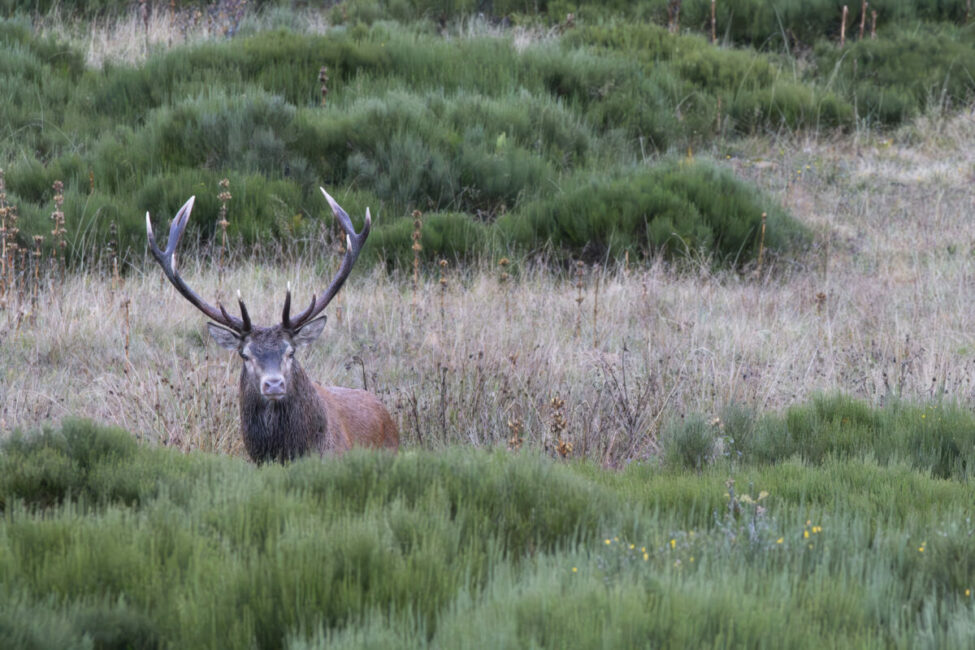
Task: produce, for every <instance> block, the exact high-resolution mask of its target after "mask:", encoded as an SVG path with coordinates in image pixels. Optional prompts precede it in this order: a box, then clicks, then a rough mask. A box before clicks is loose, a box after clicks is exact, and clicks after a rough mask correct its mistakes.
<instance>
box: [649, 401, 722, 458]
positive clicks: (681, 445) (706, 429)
mask: <svg viewBox="0 0 975 650" xmlns="http://www.w3.org/2000/svg"><path fill="white" fill-rule="evenodd" d="M716 441H717V430H716V428H715V426H714V424H713V423H712V422H709V421H708V420H707V418H705V417H704V416H703V415H700V414H692V415H689V416H687V417H685V418H681V419H675V420H672V421H671V422H669V423H668V424H667V425H666V426H665V427H664V429H663V431H661V433H660V446H661V449H662V450H663V461H664V463H665V464H666V465H668V466H670V467H682V468H686V469H693V470H696V471H701V470H702V469H704V468H705V467H706V466H707V465H708V464H709V463H711V461H712V460H714V458H713V454H714V448H715V443H716Z"/></svg>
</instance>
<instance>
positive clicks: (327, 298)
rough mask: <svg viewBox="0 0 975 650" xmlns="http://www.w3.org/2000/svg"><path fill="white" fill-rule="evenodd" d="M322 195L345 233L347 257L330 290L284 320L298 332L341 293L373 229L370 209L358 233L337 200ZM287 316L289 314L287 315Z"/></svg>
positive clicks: (367, 210) (333, 279) (323, 190)
mask: <svg viewBox="0 0 975 650" xmlns="http://www.w3.org/2000/svg"><path fill="white" fill-rule="evenodd" d="M319 189H320V190H321V191H322V194H324V195H325V200H326V201H328V204H329V205H330V206H331V208H332V213H333V214H334V215H335V218H336V219H337V220H338V222H339V225H340V226H342V230H343V231H344V232H345V241H346V252H345V257H344V258H343V259H342V265H341V266H340V267H339V270H338V271H337V272H336V273H335V277H333V278H332V282H331V283H330V284H329V285H328V288H327V289H325V291H323V292H322V293H320V294H319V295H318V296H317V297H314V298H312V301H311V304H310V305H308V308H307V309H305V310H304V311H303V312H301V313H300V314H298V316H297V317H296V318H295V319H294V320H292V321H289V320H288V319H287V318H285V319H284V321H285V322H284V325H285V327H286V328H288V329H292V330H296V329H298V328H300V327H301V326H302V325H304V324H305V323H307V322H308V321H310V320H311V319H313V318H315V317H316V316H318V314H320V313H322V311H324V309H325V308H326V307H328V303H330V302H331V301H332V298H334V297H335V295H336V294H337V293H338V292H339V289H341V288H342V285H343V284H345V281H346V279H347V278H348V277H349V273H351V271H352V266H353V265H354V264H355V261H356V260H357V259H358V258H359V253H361V252H362V246H363V244H365V243H366V237H368V236H369V229H370V228H371V227H372V215H370V214H369V208H366V220H365V223H364V224H363V226H362V232H359V233H357V232H356V231H355V228H354V227H353V226H352V219H350V218H349V214H348V213H347V212H346V211H345V210H343V209H342V206H340V205H339V204H338V203H337V202H336V201H335V199H333V198H332V197H331V196H330V195H329V193H328V192H326V191H325V188H324V187H320V188H319ZM288 293H289V297H288V298H287V301H288V307H290V291H289V292H288ZM285 315H287V312H286V313H285Z"/></svg>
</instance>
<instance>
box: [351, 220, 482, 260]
mask: <svg viewBox="0 0 975 650" xmlns="http://www.w3.org/2000/svg"><path fill="white" fill-rule="evenodd" d="M412 237H413V222H412V220H411V219H399V220H397V221H395V222H393V224H391V225H388V226H386V225H380V226H378V227H376V228H375V229H374V230H373V232H372V234H370V235H369V239H368V241H367V242H366V250H368V251H370V253H369V254H371V255H372V256H373V257H375V258H378V259H380V260H382V261H383V262H385V264H386V265H387V266H389V267H391V268H400V269H405V268H409V266H410V264H411V263H412V260H413V250H412V246H413V239H412ZM489 237H490V229H489V227H487V226H485V225H484V224H482V223H480V222H478V221H475V220H473V219H471V218H470V217H468V216H467V215H465V214H459V213H450V212H448V213H433V214H426V215H423V229H422V231H421V238H420V245H421V246H422V247H423V248H422V250H421V251H420V256H421V259H423V260H425V261H427V262H436V261H438V260H440V259H447V260H451V261H457V260H460V261H475V260H476V259H478V258H479V257H483V256H484V254H485V253H486V251H487V250H488V248H489Z"/></svg>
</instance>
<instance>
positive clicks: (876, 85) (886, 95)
mask: <svg viewBox="0 0 975 650" xmlns="http://www.w3.org/2000/svg"><path fill="white" fill-rule="evenodd" d="M815 53H816V63H817V66H818V68H819V75H820V76H823V77H825V76H827V75H835V85H836V88H837V90H838V91H839V92H840V93H841V94H843V95H844V96H845V97H846V98H848V99H849V100H850V101H855V102H856V105H857V111H858V113H859V115H860V117H861V118H864V119H869V120H871V121H873V122H877V123H880V124H882V125H895V124H899V123H901V122H903V121H905V120H908V119H910V118H912V117H914V116H915V115H917V114H918V113H921V112H925V111H928V110H931V109H937V110H942V109H953V108H956V107H959V106H965V105H967V103H968V102H969V100H970V99H971V98H972V97H973V96H975V81H973V79H975V47H973V42H972V39H971V37H970V36H968V35H966V33H965V32H963V31H962V30H959V29H957V28H954V27H949V26H944V25H920V26H917V27H914V28H905V27H896V28H890V29H889V30H885V32H884V33H883V35H882V37H880V38H877V39H864V40H861V41H857V42H855V43H851V44H850V45H849V46H848V47H847V48H846V49H844V50H839V49H838V48H836V47H835V46H834V45H832V44H830V43H819V44H818V45H817V47H816V50H815Z"/></svg>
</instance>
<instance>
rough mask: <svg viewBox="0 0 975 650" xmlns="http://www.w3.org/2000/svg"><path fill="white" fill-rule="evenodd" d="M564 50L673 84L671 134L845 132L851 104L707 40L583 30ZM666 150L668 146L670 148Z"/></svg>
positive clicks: (630, 27)
mask: <svg viewBox="0 0 975 650" xmlns="http://www.w3.org/2000/svg"><path fill="white" fill-rule="evenodd" d="M563 44H564V46H565V47H578V46H580V45H590V46H592V47H596V48H600V49H603V50H608V51H618V52H624V53H626V55H627V56H628V57H631V58H634V59H636V60H638V61H641V62H642V63H643V65H644V66H646V67H647V69H648V71H649V72H650V74H651V78H655V79H664V78H667V79H669V80H670V81H669V82H668V83H664V84H661V85H662V87H664V88H669V95H670V96H671V99H670V100H668V101H667V102H665V105H673V103H674V99H673V98H677V97H679V98H681V99H680V123H679V124H674V125H671V127H670V128H671V129H672V130H675V131H676V132H682V133H686V134H689V135H693V136H697V137H704V136H710V135H715V134H717V133H718V132H719V131H718V129H719V126H720V132H721V133H735V132H739V133H756V132H762V131H765V130H769V129H771V130H777V129H779V128H782V127H785V128H787V129H789V130H798V129H820V128H846V127H848V126H850V125H851V124H852V122H853V107H852V105H851V104H850V103H849V102H848V101H846V100H844V99H842V98H840V97H839V96H837V95H836V94H835V93H833V92H830V91H827V90H824V89H822V88H821V87H819V86H818V85H817V84H815V83H814V82H808V81H805V80H802V79H800V78H797V76H796V75H795V74H794V73H792V72H787V71H786V70H784V69H783V68H782V67H781V64H780V63H777V62H776V61H774V60H773V58H772V57H770V56H769V55H768V54H762V53H759V52H754V51H750V50H733V49H724V48H717V47H714V46H713V45H711V44H710V43H708V42H707V41H706V40H705V39H704V38H703V37H700V36H691V35H676V34H671V33H670V32H668V31H667V30H666V29H665V28H663V27H660V26H658V25H655V24H652V23H644V24H641V23H632V22H622V21H620V22H610V23H608V24H598V25H585V26H582V27H580V28H578V29H575V30H572V31H570V32H569V33H568V34H567V35H566V36H565V38H563ZM665 144H666V143H665Z"/></svg>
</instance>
